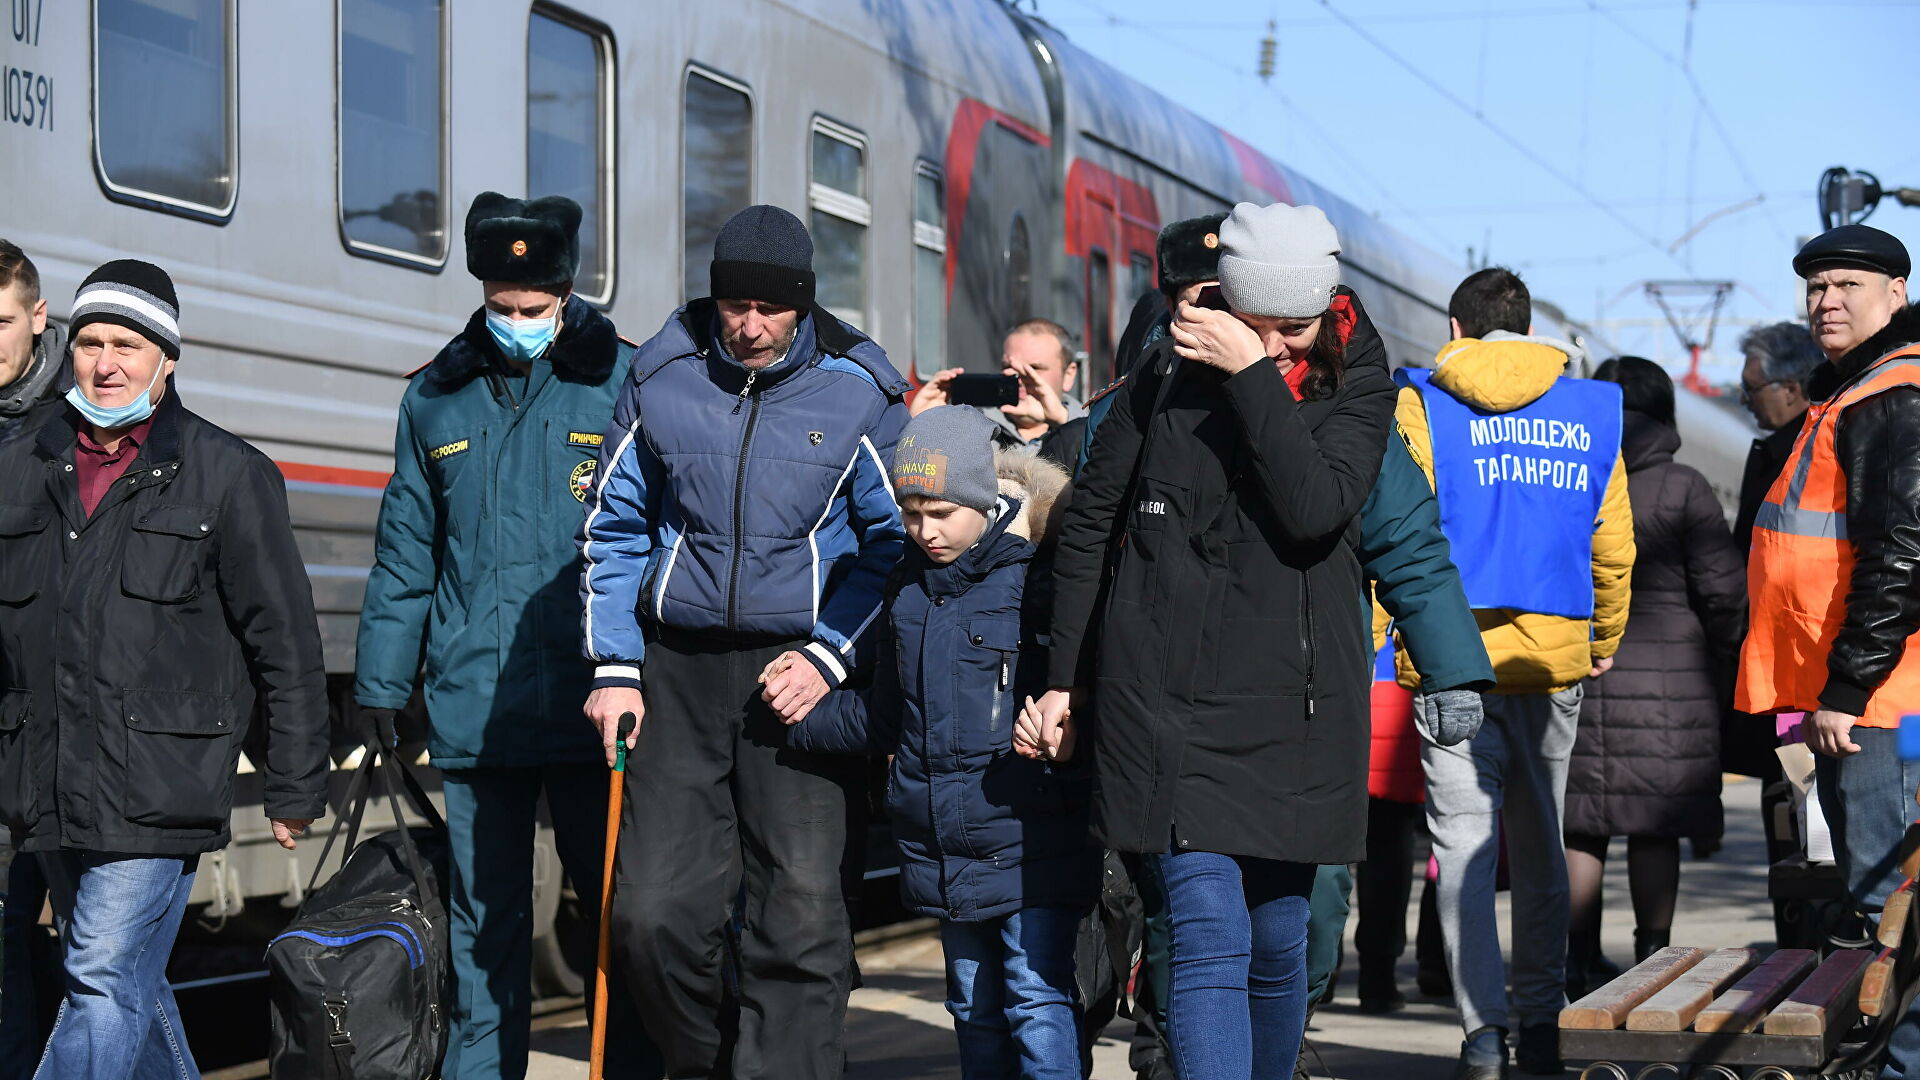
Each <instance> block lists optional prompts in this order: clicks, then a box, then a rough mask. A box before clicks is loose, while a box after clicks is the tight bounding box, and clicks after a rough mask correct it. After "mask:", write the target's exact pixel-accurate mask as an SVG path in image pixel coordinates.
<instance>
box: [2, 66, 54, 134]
mask: <svg viewBox="0 0 1920 1080" xmlns="http://www.w3.org/2000/svg"><path fill="white" fill-rule="evenodd" d="M0 115H4V116H5V117H6V119H7V120H8V122H10V123H15V124H24V125H26V126H27V127H30V128H40V129H42V130H44V131H52V130H53V80H52V79H51V78H49V77H47V76H46V75H41V74H39V73H37V72H32V71H22V70H21V69H19V68H17V67H3V66H0Z"/></svg>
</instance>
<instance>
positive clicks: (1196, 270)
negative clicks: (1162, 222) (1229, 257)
mask: <svg viewBox="0 0 1920 1080" xmlns="http://www.w3.org/2000/svg"><path fill="white" fill-rule="evenodd" d="M1225 220H1227V215H1225V214H1208V215H1206V216H1205V217H1197V218H1188V219H1186V220H1185V221H1176V222H1174V223H1173V224H1171V225H1169V226H1167V227H1166V228H1164V229H1161V230H1160V242H1159V244H1158V245H1157V246H1158V249H1159V250H1158V252H1157V253H1156V254H1157V257H1158V258H1159V260H1160V291H1161V292H1163V293H1166V294H1168V295H1172V294H1173V293H1177V292H1179V291H1180V290H1181V289H1184V288H1186V287H1187V286H1189V285H1195V284H1198V283H1200V282H1202V281H1217V280H1219V278H1220V223H1221V222H1223V221H1225Z"/></svg>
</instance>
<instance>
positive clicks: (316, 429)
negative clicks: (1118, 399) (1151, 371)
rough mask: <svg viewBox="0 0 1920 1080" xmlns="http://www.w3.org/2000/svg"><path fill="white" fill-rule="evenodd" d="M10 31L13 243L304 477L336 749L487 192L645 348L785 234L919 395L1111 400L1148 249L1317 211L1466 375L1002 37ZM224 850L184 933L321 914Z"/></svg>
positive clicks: (1399, 350)
mask: <svg viewBox="0 0 1920 1080" xmlns="http://www.w3.org/2000/svg"><path fill="white" fill-rule="evenodd" d="M0 7H4V8H5V9H6V10H7V12H8V15H9V17H10V22H9V24H8V26H7V31H8V32H7V33H5V34H0V193H4V194H0V235H4V236H6V237H8V238H9V239H11V240H13V241H15V242H16V243H18V244H20V245H21V246H22V247H23V248H25V249H26V250H27V251H28V252H29V253H30V254H31V255H32V257H33V258H34V259H35V261H36V262H37V263H38V265H39V266H40V268H41V271H42V273H43V276H44V278H45V281H46V293H47V295H48V296H49V297H51V298H52V306H53V308H54V309H55V311H54V314H55V316H56V317H59V316H61V315H63V314H64V312H63V311H62V310H61V308H62V305H63V304H64V302H65V298H66V297H69V296H71V295H72V292H73V290H74V289H75V287H76V286H77V285H78V284H79V282H80V281H81V279H82V278H83V277H84V275H85V274H86V273H87V272H88V271H89V270H91V268H93V267H94V266H95V265H97V264H99V263H101V262H103V261H106V260H108V259H112V258H118V257H126V256H135V257H140V258H145V259H150V260H153V261H155V262H158V263H160V264H162V265H163V266H165V267H166V268H167V269H168V270H169V271H170V272H171V273H172V275H173V276H174V278H175V280H176V282H177V285H178V288H179V293H180V298H181V306H182V319H181V325H182V329H183V331H184V334H185V339H186V340H185V348H184V352H183V357H182V362H181V364H180V367H179V370H178V373H177V376H176V378H177V385H178V387H179V391H180V393H181V395H182V397H183V399H184V400H185V401H186V402H187V403H188V404H189V405H190V407H192V408H194V409H195V410H197V411H199V412H200V413H201V414H203V415H205V416H206V417H208V418H209V419H210V420H212V421H213V422H215V423H217V424H220V425H222V426H224V427H226V428H228V429H229V430H232V431H234V432H236V433H238V434H240V435H242V436H244V437H245V438H247V439H248V440H250V441H251V442H253V443H254V444H255V445H256V446H258V447H259V448H260V449H261V450H263V451H265V452H266V453H267V454H268V455H270V456H271V457H272V458H273V459H274V460H275V461H276V462H278V463H279V464H280V467H281V470H282V471H283V472H284V473H285V476H286V481H287V488H288V491H289V494H290V497H291V506H292V513H293V517H294V524H295V527H296V529H297V532H298V536H299V540H300V545H301V550H302V552H303V553H304V555H305V558H306V562H307V569H308V572H309V574H310V576H311V578H312V581H313V589H314V595H315V598H316V599H317V601H318V606H319V610H320V612H321V622H322V629H323V632H324V638H325V643H326V657H327V668H328V671H329V673H330V677H331V679H332V681H333V683H334V695H335V697H336V709H337V712H339V713H341V714H344V713H346V712H347V711H348V710H349V709H350V707H351V706H350V704H349V702H348V701H347V695H348V689H349V686H350V673H351V671H352V670H353V659H354V658H353V649H354V632H355V625H356V620H357V617H358V613H359V609H360V604H361V596H362V592H363V589H364V585H365V580H366V574H367V567H368V565H369V563H370V562H371V559H372V550H373V545H372V535H373V526H374V519H375V514H376V511H377V508H378V505H379V498H380V494H381V490H382V487H383V485H384V484H385V482H386V480H387V476H388V473H389V470H390V468H391V462H392V452H391V451H392V440H393V426H394V419H395V415H396V406H397V403H398V401H399V399H400V396H401V392H402V390H403V388H404V387H405V385H406V379H407V376H408V373H410V372H412V371H413V370H415V369H417V368H418V367H420V366H421V365H422V364H424V363H425V362H426V361H427V360H429V359H430V358H431V357H432V356H433V355H434V354H435V352H436V351H437V350H438V349H439V347H440V346H441V345H442V344H443V343H444V342H445V341H446V340H447V338H448V337H449V336H451V335H452V334H453V333H454V332H456V331H457V330H458V329H459V328H460V327H461V325H462V324H463V322H464V320H465V319H466V317H467V315H468V314H469V313H470V312H471V311H472V310H473V308H474V307H475V305H476V303H477V301H478V290H477V288H476V287H475V283H474V282H473V280H472V279H471V278H470V277H469V276H468V275H467V273H466V271H465V262H464V259H465V253H464V251H463V248H462V243H461V228H460V226H461V222H462V220H463V217H464V211H465V208H466V206H467V205H468V203H469V202H470V201H471V200H472V198H473V197H474V196H475V195H477V194H478V193H480V192H481V191H483V190H487V189H496V190H500V191H505V192H509V193H523V192H533V193H540V194H547V193H560V194H566V195H569V196H571V197H573V198H575V199H576V200H578V201H579V202H580V203H581V204H582V206H583V207H585V208H586V211H587V214H586V221H585V225H584V227H583V236H582V248H583V266H582V269H581V273H580V276H579V279H578V280H577V282H576V288H577V290H578V292H579V293H580V294H581V295H582V296H584V297H587V298H589V299H591V300H593V301H594V302H595V303H598V304H600V305H602V306H603V307H604V308H605V309H606V310H607V311H608V313H609V314H610V315H611V317H612V318H613V319H614V321H615V322H616V323H617V324H618V325H619V326H620V327H621V328H622V330H623V332H624V333H625V334H626V335H627V336H628V337H630V338H634V339H636V340H639V339H643V338H645V337H646V336H648V335H649V334H651V333H652V332H653V331H654V329H655V328H656V327H657V326H659V325H660V323H661V322H662V321H663V320H664V319H665V318H666V316H667V314H668V313H669V312H670V311H671V310H672V309H673V308H674V307H675V306H676V305H677V304H679V303H680V302H681V301H682V300H683V299H684V298H686V297H690V296H699V295H702V294H703V293H704V292H705V290H706V285H707V282H706V265H707V261H708V259H709V251H710V249H711V242H712V239H713V236H714V234H715V233H716V232H717V230H718V228H719V226H720V224H721V223H722V222H724V221H725V220H726V218H727V217H728V216H729V215H731V214H732V213H733V212H734V211H735V210H737V209H739V208H740V207H742V206H745V205H747V204H749V203H752V202H772V203H777V204H780V205H783V206H786V207H789V208H791V209H793V210H795V211H796V212H797V213H799V214H801V216H802V217H803V219H805V220H806V221H807V222H808V224H809V227H810V228H811V230H812V232H813V234H814V238H815V242H816V245H817V248H818V255H817V263H816V265H817V269H818V277H819V282H820V285H819V295H820V299H821V301H822V303H824V304H825V305H826V306H827V307H829V308H830V309H832V310H833V311H835V312H836V313H837V314H839V315H841V316H842V317H844V318H847V319H848V320H850V321H852V322H854V323H856V324H858V325H860V326H861V327H863V328H864V329H865V330H866V331H867V332H868V333H869V334H871V335H872V336H873V337H874V338H875V339H876V340H877V341H878V342H880V343H881V344H882V345H883V346H884V347H885V348H886V349H887V350H888V353H889V355H891V356H892V357H893V358H894V361H895V363H896V364H898V365H899V366H900V367H901V368H902V370H904V371H906V372H908V373H909V374H910V375H911V376H913V377H914V378H916V379H917V378H920V377H924V376H926V375H928V374H930V373H932V372H933V371H936V370H938V369H940V368H942V367H946V366H949V365H958V366H964V367H968V368H976V369H996V368H997V367H998V363H999V361H998V349H999V339H1000V336H1001V334H1002V333H1003V332H1004V329H1005V328H1006V327H1007V326H1009V325H1011V324H1012V323H1013V322H1014V321H1016V320H1018V319H1021V318H1024V317H1028V316H1045V317H1048V318H1051V319H1054V320H1056V321H1058V322H1060V323H1062V324H1064V325H1066V326H1068V327H1070V328H1072V329H1073V330H1075V332H1076V333H1078V334H1079V335H1080V336H1081V337H1082V339H1083V342H1084V347H1085V351H1086V352H1087V354H1088V355H1089V358H1090V360H1089V362H1088V363H1086V364H1083V365H1082V368H1083V376H1082V378H1083V379H1084V380H1085V381H1086V382H1087V383H1089V384H1090V385H1093V386H1096V387H1097V386H1098V385H1100V384H1102V383H1103V382H1105V381H1106V380H1107V378H1108V377H1109V376H1110V375H1111V373H1112V372H1111V369H1112V355H1113V344H1114V342H1115V340H1116V338H1117V337H1118V335H1119V333H1120V331H1121V329H1122V325H1123V323H1124V320H1125V319H1126V317H1127V313H1128V310H1129V309H1130V307H1131V306H1132V303H1133V301H1134V300H1135V299H1136V298H1137V296H1138V295H1139V294H1140V293H1141V292H1143V291H1145V290H1146V289H1148V288H1150V287H1151V286H1152V283H1153V279H1154V267H1153V254H1154V238H1155V235H1156V233H1157V232H1158V230H1159V229H1160V227H1161V226H1162V225H1163V224H1165V223H1167V222H1170V221H1173V220H1176V219H1179V218H1183V217H1188V216H1193V215H1196V214H1201V213H1206V212H1209V211H1214V210H1221V209H1225V208H1228V207H1230V206H1231V205H1232V204H1233V203H1235V202H1237V201H1240V200H1252V201H1255V202H1271V201H1274V200H1286V201H1290V202H1295V203H1313V204H1316V205H1319V206H1321V207H1323V208H1324V209H1325V210H1326V211H1327V214H1328V216H1329V217H1330V218H1331V219H1332V220H1333V222H1334V224H1335V225H1336V226H1337V227H1338V228H1339V231H1340V235H1341V238H1342V241H1343V243H1344V245H1345V255H1344V258H1343V259H1342V263H1343V265H1344V266H1345V268H1346V271H1347V275H1348V280H1349V282H1350V283H1351V284H1352V285H1353V287H1354V288H1355V289H1356V290H1357V291H1358V292H1359V293H1360V294H1361V296H1362V297H1363V298H1364V300H1365V302H1366V304H1367V306H1368V309H1369V311H1370V312H1371V313H1372V315H1373V317H1374V319H1375V320H1376V322H1377V323H1378V324H1379V326H1380V329H1381V331H1382V333H1383V335H1384V336H1385V338H1386V340H1387V343H1388V347H1389V350H1390V352H1391V353H1392V355H1393V358H1394V360H1395V361H1396V362H1397V363H1426V362H1427V360H1428V358H1430V357H1431V356H1432V355H1433V354H1434V352H1435V351H1436V350H1437V348H1438V347H1439V346H1440V345H1441V344H1443V343H1444V341H1445V339H1446V336H1447V320H1446V314H1445V304H1446V298H1447V296H1448V294H1449V292H1450V290H1451V289H1452V287H1453V285H1454V283H1455V282H1456V281H1457V279H1458V278H1459V276H1460V275H1461V273H1462V272H1463V269H1464V268H1463V267H1461V266H1458V265H1455V264H1453V263H1452V262H1450V261H1448V260H1446V259H1444V258H1441V257H1438V256H1436V255H1434V254H1432V253H1431V252H1428V251H1426V250H1424V249H1422V248H1421V247H1420V246H1419V245H1417V244H1415V243H1413V242H1412V241H1410V240H1408V239H1407V238H1406V237H1405V236H1403V235H1401V234H1399V233H1397V232H1395V231H1393V230H1392V229H1390V228H1388V227H1386V226H1384V225H1382V224H1381V223H1379V222H1378V221H1377V220H1375V219H1374V218H1372V217H1370V216H1369V215H1368V214H1366V213H1365V212H1363V211H1361V210H1360V209H1359V208H1357V207H1356V206H1354V205H1352V204H1350V203H1348V202H1347V201H1345V200H1344V199H1342V198H1340V197H1339V196H1338V195H1336V194H1335V193H1333V192H1331V191H1329V190H1327V189H1326V188H1323V187H1321V186H1320V185H1318V184H1316V183H1314V182H1313V181H1311V180H1309V179H1308V178H1306V177H1304V176H1301V175H1300V174H1299V173H1297V172H1295V171H1293V170H1292V169H1290V168H1288V167H1287V166H1286V165H1285V164H1283V163H1281V162H1278V161H1275V160H1273V159H1272V158H1269V157H1267V156H1266V155H1264V154H1262V153H1260V152H1259V151H1258V150H1256V149H1254V148H1253V147H1252V146H1250V145H1248V144H1247V143H1245V142H1243V141H1241V140H1240V139H1238V138H1235V137H1234V136H1233V135H1232V134H1230V133H1228V132H1226V131H1224V130H1222V129H1221V128H1219V127H1217V126H1215V125H1213V124H1212V123H1210V122H1208V121H1206V120H1205V119H1202V118H1201V117H1199V116H1197V115H1195V114H1194V113H1192V112H1190V111H1187V110H1185V109H1183V108H1181V107H1180V106H1178V105H1175V104H1174V103H1173V102H1171V101H1169V100H1167V99H1166V98H1164V97H1161V96H1160V95H1158V94H1156V93H1155V92H1154V91H1152V90H1150V89H1148V88H1147V87H1145V86H1144V85H1142V84H1140V83H1138V82H1136V81H1134V80H1132V79H1130V78H1128V77H1127V76H1126V75H1124V74H1122V73H1121V72H1119V71H1117V70H1115V69H1114V68H1112V67H1110V66H1109V65H1107V64H1105V63H1102V62H1101V61H1099V60H1098V59H1096V58H1094V57H1092V56H1091V55H1089V54H1087V53H1086V52H1084V51H1083V50H1081V49H1079V48H1078V47H1076V46H1075V45H1074V44H1073V43H1072V42H1071V41H1069V40H1067V39H1066V38H1065V37H1064V36H1063V35H1062V34H1061V33H1060V32H1059V31H1057V30H1056V29H1054V28H1052V27H1050V26H1048V25H1047V24H1045V23H1044V22H1042V21H1040V20H1039V19H1037V18H1034V17H1032V16H1029V15H1025V14H1022V13H1019V12H1017V11H1015V10H1013V9H1012V8H1011V7H1010V6H1008V5H1006V4H1004V3H1002V2H1000V0H703V2H702V3H698V4H677V3H676V4H669V3H655V2H634V0H570V2H569V3H567V4H564V5H562V4H557V3H546V2H544V0H543V2H534V3H529V2H528V0H457V2H455V0H298V2H286V0H246V2H242V0H0ZM1548 321H1549V320H1546V319H1544V318H1543V325H1542V327H1541V329H1542V330H1543V332H1545V331H1547V330H1552V331H1553V332H1556V333H1559V334H1561V335H1562V336H1577V334H1578V328H1575V327H1570V326H1558V325H1554V326H1549V325H1546V323H1547V322H1548ZM527 497H529V498H538V499H543V500H548V501H550V502H551V504H552V510H553V512H554V513H575V512H577V510H578V507H577V504H576V503H575V501H574V497H573V495H572V494H571V493H569V492H565V491H558V490H556V491H551V492H545V491H543V492H529V493H527ZM246 767H247V766H246V765H245V764H244V763H243V766H242V768H243V770H244V769H245V768H246ZM241 780H242V785H241V798H242V800H243V801H244V800H245V799H246V797H247V793H248V790H249V789H248V788H247V786H246V783H245V781H246V777H245V776H243V777H242V778H241ZM254 791H255V792H256V797H257V789H254ZM234 827H235V829H234V831H235V836H236V842H235V845H234V846H233V847H232V848H231V849H230V850H229V851H228V852H226V853H224V854H223V855H222V856H220V857H218V858H216V859H210V860H208V861H207V862H206V863H204V864H203V873H202V874H201V875H200V884H199V886H198V887H197V892H196V897H195V899H196V901H200V902H207V903H209V904H210V905H211V910H214V911H216V912H222V911H226V910H229V909H233V908H234V906H235V905H236V904H237V903H238V902H239V900H241V899H242V898H247V897H280V898H283V902H288V903H290V902H292V901H293V900H295V899H297V897H298V894H299V890H300V885H301V883H302V882H303V881H304V880H305V878H306V875H307V874H308V873H309V872H310V871H311V869H312V867H311V865H310V862H308V863H306V864H303V862H302V860H303V859H305V860H311V859H312V858H313V857H314V853H312V852H309V851H308V850H307V849H306V848H305V847H303V848H302V850H301V851H300V852H298V853H295V854H288V853H284V852H282V851H280V850H279V849H278V848H276V847H274V846H273V845H272V843H271V839H270V837H269V836H268V835H267V834H266V832H265V829H264V821H263V820H262V819H261V818H260V816H259V812H258V809H257V805H256V806H251V807H250V806H244V805H243V806H242V807H241V808H240V809H238V810H236V812H235V819H234ZM540 865H541V868H542V881H543V882H545V883H547V885H546V886H543V887H544V888H545V889H546V891H545V892H544V893H543V896H545V897H546V899H545V900H543V904H544V905H545V906H544V910H547V911H550V910H551V905H552V895H551V894H552V893H553V891H554V890H553V889H552V888H551V885H552V883H554V882H557V880H558V865H557V862H556V861H555V860H554V859H553V858H552V854H551V849H550V845H549V846H548V847H547V848H546V849H545V850H543V854H542V861H541V864H540ZM205 871H211V872H205Z"/></svg>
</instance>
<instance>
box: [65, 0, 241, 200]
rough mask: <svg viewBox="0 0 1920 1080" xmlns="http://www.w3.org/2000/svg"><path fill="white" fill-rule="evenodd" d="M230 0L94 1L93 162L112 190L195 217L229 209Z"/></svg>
mask: <svg viewBox="0 0 1920 1080" xmlns="http://www.w3.org/2000/svg"><path fill="white" fill-rule="evenodd" d="M233 9H234V5H233V2H232V0H97V2H96V3H95V5H94V20H93V26H94V48H93V74H94V80H93V94H94V100H93V123H94V129H93V147H94V163H95V167H96V168H98V170H99V172H100V179H101V183H102V184H103V185H104V186H105V187H106V189H107V191H108V193H109V194H111V195H113V196H116V197H120V198H125V199H127V200H128V201H132V202H139V203H143V204H147V205H151V206H154V207H156V208H159V209H165V210H174V211H177V212H181V213H186V214H189V215H192V216H196V217H213V218H225V217H226V216H227V215H229V214H231V213H232V212H233V202H234V193H235V192H234V189H235V183H234V178H235V176H236V175H237V173H238V171H239V170H238V166H239V153H240V151H239V147H238V140H237V138H236V131H235V128H236V125H235V123H234V96H235V95H234V69H235V66H236V65H235V61H234V48H233V41H234V11H233Z"/></svg>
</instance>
